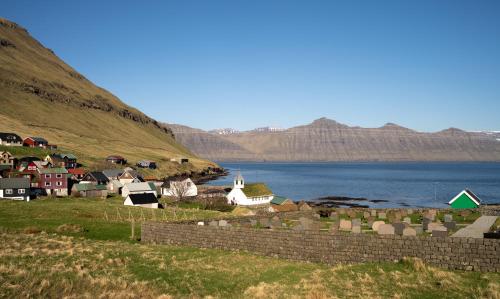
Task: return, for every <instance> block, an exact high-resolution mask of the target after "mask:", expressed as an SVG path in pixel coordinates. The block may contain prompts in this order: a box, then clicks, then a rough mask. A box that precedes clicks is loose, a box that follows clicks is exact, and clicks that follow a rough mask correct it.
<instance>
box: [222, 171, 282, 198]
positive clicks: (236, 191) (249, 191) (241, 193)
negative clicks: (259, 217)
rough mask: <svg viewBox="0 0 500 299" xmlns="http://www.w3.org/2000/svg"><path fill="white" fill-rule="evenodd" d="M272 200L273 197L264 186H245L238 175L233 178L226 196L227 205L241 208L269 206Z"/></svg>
mask: <svg viewBox="0 0 500 299" xmlns="http://www.w3.org/2000/svg"><path fill="white" fill-rule="evenodd" d="M273 198H274V195H273V193H272V191H271V190H270V189H269V188H268V187H267V186H266V184H264V183H254V184H246V185H245V181H244V179H243V176H242V175H241V174H240V173H238V175H237V176H236V177H235V178H234V182H233V189H232V190H231V192H229V194H228V195H227V196H226V199H227V203H228V204H231V205H242V206H253V205H262V204H269V203H270V202H271V200H273Z"/></svg>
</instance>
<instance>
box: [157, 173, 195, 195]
mask: <svg viewBox="0 0 500 299" xmlns="http://www.w3.org/2000/svg"><path fill="white" fill-rule="evenodd" d="M161 195H163V196H174V197H193V196H197V195H198V188H197V187H196V184H195V183H193V181H192V180H191V179H190V178H188V177H178V178H171V179H169V180H166V181H165V182H164V183H163V184H162V185H161Z"/></svg>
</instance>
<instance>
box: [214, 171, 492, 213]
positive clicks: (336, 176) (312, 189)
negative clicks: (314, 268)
mask: <svg viewBox="0 0 500 299" xmlns="http://www.w3.org/2000/svg"><path fill="white" fill-rule="evenodd" d="M219 164H220V165H221V166H222V167H224V168H226V169H228V170H229V171H230V174H229V175H228V176H227V177H223V178H220V179H218V180H216V181H212V182H211V183H210V184H212V185H232V180H233V176H234V175H235V173H236V172H237V171H241V173H242V175H243V176H244V178H245V182H265V183H266V184H268V185H269V187H271V189H272V190H273V193H274V194H276V195H282V196H286V197H289V198H291V199H293V200H295V201H298V200H312V199H316V198H320V197H325V196H346V197H364V198H367V199H368V200H387V202H381V203H372V202H369V201H365V202H359V203H360V204H366V205H369V206H371V207H401V206H410V207H446V206H447V202H448V201H449V200H450V199H451V198H453V197H454V196H455V195H456V194H457V193H459V192H460V191H462V190H463V189H465V188H469V189H471V190H472V191H473V192H474V193H476V195H478V196H479V198H481V200H482V201H483V202H484V203H499V202H500V163H486V162H485V163H433V162H432V163H431V162H408V163H407V162H404V163H400V162H398V163H386V162H374V163H357V162H356V163H355V162H349V163H268V162H265V163H224V162H221V163H219Z"/></svg>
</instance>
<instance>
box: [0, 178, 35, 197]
mask: <svg viewBox="0 0 500 299" xmlns="http://www.w3.org/2000/svg"><path fill="white" fill-rule="evenodd" d="M0 198H3V199H15V200H26V201H30V181H29V180H28V179H27V178H0Z"/></svg>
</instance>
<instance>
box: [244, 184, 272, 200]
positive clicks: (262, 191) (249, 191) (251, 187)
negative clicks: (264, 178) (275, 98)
mask: <svg viewBox="0 0 500 299" xmlns="http://www.w3.org/2000/svg"><path fill="white" fill-rule="evenodd" d="M241 191H243V193H245V195H246V196H247V197H256V196H264V195H272V194H273V192H272V191H271V189H269V187H267V185H266V184H264V183H254V184H245V188H243V189H241Z"/></svg>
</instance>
